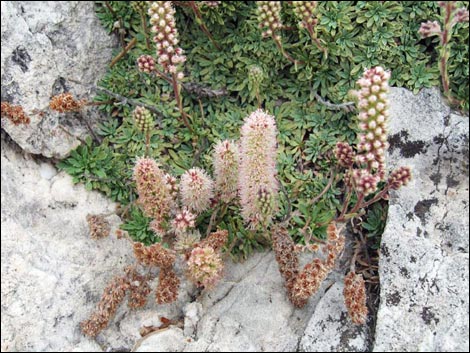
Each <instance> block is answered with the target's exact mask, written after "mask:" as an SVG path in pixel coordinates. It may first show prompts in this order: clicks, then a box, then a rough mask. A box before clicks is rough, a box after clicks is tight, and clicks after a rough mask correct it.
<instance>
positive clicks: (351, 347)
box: [299, 282, 369, 352]
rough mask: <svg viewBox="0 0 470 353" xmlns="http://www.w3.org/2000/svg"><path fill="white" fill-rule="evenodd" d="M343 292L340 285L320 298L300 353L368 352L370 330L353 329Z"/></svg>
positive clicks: (301, 343)
mask: <svg viewBox="0 0 470 353" xmlns="http://www.w3.org/2000/svg"><path fill="white" fill-rule="evenodd" d="M343 288H344V285H343V283H341V282H337V283H335V284H334V285H333V286H332V287H331V288H330V289H329V290H328V291H327V292H326V293H325V295H324V296H323V297H322V298H321V300H320V302H319V303H318V306H317V307H316V308H315V314H314V315H312V318H311V319H310V321H309V322H308V325H307V327H306V329H305V333H304V335H303V337H302V339H301V341H300V346H299V351H300V352H367V351H368V345H369V343H368V338H369V334H368V332H367V326H364V325H362V326H360V325H354V324H353V323H352V321H351V320H350V319H349V317H348V312H347V309H346V307H345V306H344V298H343ZM338 314H339V315H338Z"/></svg>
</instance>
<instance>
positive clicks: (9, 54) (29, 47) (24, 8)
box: [1, 1, 116, 158]
mask: <svg viewBox="0 0 470 353" xmlns="http://www.w3.org/2000/svg"><path fill="white" fill-rule="evenodd" d="M1 8H2V11H1V21H2V24H1V38H2V49H1V68H2V70H1V71H2V74H1V83H2V101H7V102H9V103H11V104H13V105H21V106H22V107H23V109H24V111H25V113H26V114H27V115H28V116H29V117H30V119H31V123H30V124H29V125H18V126H15V125H14V124H12V123H11V122H10V121H9V120H8V119H2V128H3V129H4V130H5V131H6V132H7V133H8V134H9V135H10V137H11V138H12V139H13V140H15V142H16V143H18V144H19V145H20V146H21V147H22V148H23V149H24V150H25V151H27V152H29V153H34V154H42V155H43V156H46V157H54V158H63V157H65V156H67V155H68V153H69V151H70V150H71V149H73V148H75V147H76V146H77V145H78V144H79V141H78V140H77V139H75V138H72V137H70V136H69V135H67V134H66V133H65V132H64V131H62V130H61V129H59V128H58V125H59V124H60V125H62V126H64V127H65V128H66V129H68V130H69V131H70V132H71V133H72V134H74V135H76V136H83V135H86V134H87V133H88V132H87V130H86V128H85V126H84V124H83V122H82V121H81V120H80V119H78V117H77V115H76V114H59V113H55V112H52V111H51V110H50V109H49V108H48V106H49V101H50V98H51V97H52V96H53V95H56V94H59V93H62V92H65V91H70V92H71V93H72V94H73V95H74V97H77V98H87V99H89V98H90V96H89V90H90V86H92V85H94V84H95V83H96V82H97V80H98V79H99V78H100V77H102V75H104V73H105V71H106V67H107V65H108V63H109V62H110V60H111V58H112V51H113V48H114V47H115V46H116V40H115V39H114V38H113V37H110V36H109V35H108V34H107V33H106V31H105V29H104V28H103V27H102V26H101V25H100V21H99V20H98V18H97V17H96V15H95V11H94V2H93V1H46V2H35V1H2V4H1ZM70 79H72V80H75V81H79V82H80V83H81V84H77V83H74V82H72V81H71V80H70ZM39 111H44V115H43V116H41V114H38V112H39ZM83 115H84V116H86V118H87V119H91V120H92V121H95V120H97V119H98V113H97V110H96V109H86V112H85V114H83Z"/></svg>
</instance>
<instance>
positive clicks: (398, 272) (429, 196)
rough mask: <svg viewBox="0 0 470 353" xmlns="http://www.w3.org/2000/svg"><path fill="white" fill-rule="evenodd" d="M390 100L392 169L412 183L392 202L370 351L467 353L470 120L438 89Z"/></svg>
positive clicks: (400, 92) (394, 92)
mask: <svg viewBox="0 0 470 353" xmlns="http://www.w3.org/2000/svg"><path fill="white" fill-rule="evenodd" d="M391 102H392V109H391V119H390V132H389V134H390V142H391V148H390V155H389V158H388V159H389V165H390V168H391V167H396V166H399V165H409V166H410V167H411V168H412V173H413V180H412V181H411V183H410V184H409V185H408V186H407V187H404V188H402V189H400V190H398V191H396V192H392V194H391V198H390V207H389V215H388V221H387V226H386V229H385V232H384V234H383V237H382V245H381V257H380V282H381V294H380V303H381V304H380V308H379V311H378V317H377V327H376V339H375V345H374V350H375V351H380V352H381V351H428V352H434V351H468V350H469V338H468V332H469V323H468V317H469V299H468V296H469V290H468V288H469V265H468V261H469V256H468V248H469V247H468V239H469V221H468V214H469V209H468V202H469V200H468V192H469V171H468V166H469V138H468V136H469V118H468V117H465V116H459V115H456V114H453V113H452V112H451V111H450V109H449V108H448V107H447V106H446V105H445V103H444V102H443V100H442V99H441V97H440V93H439V91H438V90H436V89H434V90H428V89H426V90H423V91H422V92H421V93H420V94H419V95H418V96H414V95H413V94H412V93H411V92H409V91H407V90H404V89H398V88H397V89H393V90H392V95H391Z"/></svg>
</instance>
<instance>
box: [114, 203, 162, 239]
mask: <svg viewBox="0 0 470 353" xmlns="http://www.w3.org/2000/svg"><path fill="white" fill-rule="evenodd" d="M150 221H151V219H150V218H148V217H145V215H144V214H143V213H142V211H141V210H140V208H139V207H135V206H131V208H130V217H129V219H128V220H127V221H126V222H125V223H123V224H122V225H121V229H122V230H125V231H127V232H128V233H129V235H130V237H131V238H132V239H134V240H135V241H139V242H141V243H144V244H145V245H151V244H154V243H156V242H159V241H160V238H159V237H157V236H156V235H155V233H154V232H152V231H151V230H149V224H150Z"/></svg>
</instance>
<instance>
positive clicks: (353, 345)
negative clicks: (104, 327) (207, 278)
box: [135, 252, 368, 352]
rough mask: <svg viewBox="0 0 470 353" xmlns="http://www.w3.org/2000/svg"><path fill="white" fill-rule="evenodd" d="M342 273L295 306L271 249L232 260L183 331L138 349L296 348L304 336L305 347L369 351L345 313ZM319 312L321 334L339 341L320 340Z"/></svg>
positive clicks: (159, 335) (146, 340)
mask: <svg viewBox="0 0 470 353" xmlns="http://www.w3.org/2000/svg"><path fill="white" fill-rule="evenodd" d="M310 257H311V255H310V256H309V258H310ZM304 260H305V259H304ZM304 262H305V261H304ZM340 278H342V276H341V275H340V274H339V273H335V274H332V275H331V276H330V277H329V278H328V279H327V280H326V281H325V282H324V283H323V285H322V287H321V289H320V290H319V292H318V293H317V294H316V295H315V296H314V297H312V298H311V299H310V301H309V303H308V305H307V306H306V307H304V308H303V309H295V308H294V307H293V306H292V304H290V302H289V301H288V299H287V295H286V292H285V288H284V282H283V279H282V278H281V275H280V273H279V270H278V266H277V263H276V260H275V258H274V254H273V253H272V252H265V253H257V254H254V255H253V256H251V257H250V258H249V259H248V260H247V261H246V262H245V263H237V264H235V263H231V262H229V263H228V264H227V269H226V276H225V277H224V279H223V280H222V281H221V283H219V285H218V286H217V287H216V288H214V290H212V291H210V292H207V293H203V295H202V296H201V297H200V298H199V299H198V301H197V303H191V304H189V305H188V306H187V307H186V309H185V312H186V317H185V320H184V321H185V325H184V331H183V330H181V329H180V328H177V327H170V328H169V330H166V331H162V332H161V333H159V332H156V333H155V334H153V335H150V336H148V337H146V338H144V339H143V340H142V342H141V343H139V344H138V346H136V348H135V351H137V352H150V351H159V352H175V351H178V352H181V351H191V352H202V351H211V352H236V351H240V352H259V351H281V352H291V351H297V350H298V348H299V344H300V341H302V343H301V347H304V348H307V347H315V348H316V349H318V350H320V351H334V350H337V349H339V350H341V351H347V350H351V349H356V350H362V351H366V350H367V344H366V339H367V337H368V335H367V334H366V333H365V332H362V331H361V329H356V328H354V327H353V328H352V327H351V326H352V324H351V323H350V322H349V323H348V322H347V319H346V318H345V310H346V308H345V306H344V304H343V302H342V284H341V283H336V284H334V283H335V282H336V280H339V279H340ZM332 284H334V285H333V287H332V288H331V289H329V290H328V292H327V294H326V295H325V296H323V294H324V292H325V290H326V289H327V288H328V287H330V286H331V285H332ZM194 304H196V306H194ZM201 307H202V310H201ZM317 316H318V317H320V318H322V320H324V321H325V325H323V326H321V327H318V328H317V333H318V334H320V335H323V336H324V337H336V336H338V337H337V339H336V342H335V341H333V342H332V341H328V340H322V341H318V340H317V341H315V339H316V338H315V337H312V336H311V334H312V332H313V329H314V328H313V326H314V325H315V319H314V318H315V317H317ZM327 319H331V321H332V322H326V320H327ZM187 322H189V324H188V323H187ZM322 322H323V321H322ZM343 324H344V325H343ZM188 327H191V328H192V329H194V328H195V330H189V329H188ZM305 327H307V332H306V333H304V331H305ZM187 330H188V333H189V335H188V334H186V332H187ZM193 331H194V333H193ZM340 338H341V339H340ZM169 340H172V343H173V344H170V342H169Z"/></svg>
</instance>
